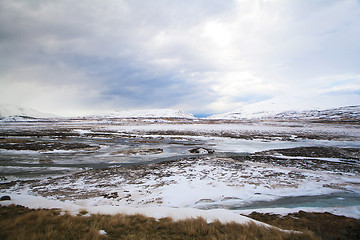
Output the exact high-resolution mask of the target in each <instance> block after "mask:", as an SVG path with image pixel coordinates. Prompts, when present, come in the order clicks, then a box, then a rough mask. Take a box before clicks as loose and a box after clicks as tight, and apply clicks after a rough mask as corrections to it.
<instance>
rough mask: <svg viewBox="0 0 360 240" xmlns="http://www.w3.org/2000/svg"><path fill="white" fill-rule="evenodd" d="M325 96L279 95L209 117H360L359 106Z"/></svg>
mask: <svg viewBox="0 0 360 240" xmlns="http://www.w3.org/2000/svg"><path fill="white" fill-rule="evenodd" d="M352 104H353V103H351V102H350V101H340V100H337V99H335V100H334V99H333V98H328V97H324V96H313V97H311V98H307V97H296V96H293V97H288V96H278V97H275V98H272V99H268V100H265V101H262V102H257V103H253V104H248V105H245V106H243V107H241V108H238V109H236V110H234V111H231V112H227V113H223V114H215V115H212V116H209V117H208V119H269V118H277V119H280V118H286V119H290V118H301V119H303V118H305V119H310V118H313V119H320V118H329V119H334V118H340V117H342V118H344V119H345V118H347V117H348V118H349V117H350V118H359V106H357V105H356V106H351V107H344V106H350V105H352Z"/></svg>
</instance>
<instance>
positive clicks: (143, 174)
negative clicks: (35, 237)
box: [0, 120, 360, 222]
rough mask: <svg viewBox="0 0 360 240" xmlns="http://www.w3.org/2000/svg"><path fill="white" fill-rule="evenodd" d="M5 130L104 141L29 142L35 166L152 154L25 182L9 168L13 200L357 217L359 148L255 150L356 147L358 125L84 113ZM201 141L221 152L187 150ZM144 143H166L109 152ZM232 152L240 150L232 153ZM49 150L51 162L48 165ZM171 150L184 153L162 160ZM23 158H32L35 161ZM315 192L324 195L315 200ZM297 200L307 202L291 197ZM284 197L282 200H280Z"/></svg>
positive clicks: (130, 209) (159, 211)
mask: <svg viewBox="0 0 360 240" xmlns="http://www.w3.org/2000/svg"><path fill="white" fill-rule="evenodd" d="M1 129H2V130H3V131H4V132H5V133H6V134H10V135H11V133H12V132H20V133H21V131H25V132H26V133H28V132H31V131H35V132H36V131H37V132H40V133H44V132H46V133H47V132H49V134H50V133H51V134H54V132H52V131H50V130H54V129H55V133H56V134H57V135H56V136H55V137H54V136H50V137H49V136H44V137H43V138H44V139H45V140H46V141H50V140H51V141H55V142H57V141H60V142H67V143H71V142H77V141H82V142H84V143H87V144H90V145H92V146H93V145H96V146H99V149H98V150H91V151H89V150H82V151H81V150H75V151H70V152H69V151H67V152H66V151H65V152H62V151H64V150H61V149H59V150H54V151H51V152H39V151H37V150H35V151H30V152H31V154H30V153H27V155H23V157H24V156H25V157H24V158H30V160H27V161H29V163H31V164H33V166H34V167H39V166H40V167H49V166H52V165H54V164H61V162H66V163H67V164H70V165H71V164H72V163H74V164H75V165H76V164H77V163H78V162H76V161H82V163H88V162H87V161H89V162H90V163H91V164H95V163H101V164H102V163H104V162H105V163H106V162H111V163H114V162H120V163H123V162H126V163H131V162H132V161H138V160H139V159H143V160H144V159H148V161H149V163H150V164H145V165H137V164H135V165H133V166H122V165H121V164H120V165H112V167H111V166H107V167H105V168H99V169H96V168H95V169H92V167H91V166H92V165H91V164H89V165H88V167H86V169H83V170H81V167H79V166H78V165H76V167H77V168H76V169H75V170H74V172H71V173H68V174H66V175H61V174H60V175H59V176H52V177H49V178H44V177H43V178H40V177H39V178H38V179H39V180H35V181H34V180H32V179H30V180H29V181H25V180H24V181H23V180H22V177H21V176H17V177H15V178H10V176H9V177H8V179H11V180H16V181H9V180H6V179H5V178H2V180H1V184H2V185H1V189H0V191H1V194H2V195H10V196H11V197H12V199H13V200H12V202H14V203H21V204H22V205H25V206H29V207H60V208H63V209H65V210H69V211H73V212H74V213H75V212H76V211H79V210H80V209H87V210H88V211H89V212H90V213H93V212H102V213H120V212H121V213H142V214H145V215H148V216H153V217H163V216H171V217H174V218H175V219H179V218H183V217H196V216H203V217H205V218H206V219H208V220H209V221H212V220H213V219H214V218H215V217H216V218H219V219H220V220H221V221H230V220H234V221H237V222H244V221H247V220H246V218H243V217H242V216H240V215H239V213H249V212H251V211H253V210H256V211H263V212H276V213H287V212H294V211H298V210H311V211H330V212H333V213H336V214H341V215H346V216H351V217H357V218H360V200H359V194H360V177H359V173H358V172H356V171H357V170H356V169H358V167H359V162H358V160H357V159H358V156H354V159H351V158H349V159H346V160H347V161H348V162H346V161H345V162H344V161H343V159H341V158H339V157H336V156H334V157H321V156H319V157H311V156H298V157H294V156H287V155H281V154H277V155H266V156H267V157H276V158H277V159H284V158H285V160H288V161H291V162H293V161H295V162H297V161H299V162H300V161H301V162H305V163H307V162H309V163H312V162H314V161H319V166H320V167H319V168H311V167H309V166H303V167H301V166H300V165H299V167H295V166H285V165H281V164H280V165H277V164H275V163H272V162H259V161H254V160H253V159H252V158H251V156H252V154H254V153H256V152H261V151H266V150H271V149H283V148H286V149H289V148H295V147H312V146H316V147H322V148H325V149H327V148H336V149H343V148H354V149H359V148H360V143H359V139H360V129H359V128H358V126H356V125H340V124H310V123H277V124H274V123H260V122H259V123H253V122H252V123H241V124H240V123H226V124H225V123H221V122H215V123H201V122H194V123H192V124H189V123H186V124H185V123H182V122H176V121H172V122H170V123H162V124H158V123H152V122H150V123H149V122H146V121H142V120H141V121H134V122H126V121H124V122H114V121H112V122H106V123H104V122H101V123H99V122H92V121H91V120H83V121H82V122H81V121H76V122H54V123H53V124H47V123H26V124H23V125H21V124H15V123H14V124H12V123H8V124H5V123H3V124H2V125H1ZM19 129H21V130H19ZM64 129H65V130H64ZM61 131H63V132H65V133H66V134H68V135H67V137H66V138H65V137H58V135H59V133H61ZM20 133H19V134H18V135H21V134H20ZM65 133H64V134H65ZM71 134H73V135H71ZM28 135H30V134H28ZM16 137H18V138H19V136H12V135H11V136H7V135H6V137H5V138H6V139H12V138H16ZM28 138H29V139H30V140H33V139H32V138H31V136H30V137H29V136H28V137H25V136H21V139H28ZM40 140H41V139H40ZM45 140H44V141H45ZM9 141H10V140H9ZM17 141H19V140H17ZM22 141H23V140H22ZM37 141H39V140H37ZM198 146H203V147H206V148H210V149H214V150H215V151H216V153H215V154H208V155H198V156H187V154H189V153H188V150H189V149H191V148H193V147H198ZM148 147H151V148H156V147H160V148H162V149H164V151H163V153H160V154H153V155H149V156H148V155H138V156H117V155H112V154H111V153H114V152H116V151H118V150H123V149H129V148H130V149H132V148H139V149H141V148H148ZM6 151H11V154H13V157H11V158H12V159H14V160H13V161H14V162H18V163H19V164H20V163H21V164H22V163H23V162H21V161H23V160H22V159H21V158H16V154H17V153H18V154H20V155H21V154H24V153H20V152H21V151H18V150H2V151H1V152H0V155H1V154H2V155H3V156H5V154H10V153H7V152H6ZM231 154H234V155H235V156H237V157H238V158H232V157H231ZM239 154H240V155H239ZM242 154H243V155H242ZM20 155H19V156H20ZM228 155H230V156H228ZM6 156H10V155H6ZM45 156H46V157H47V158H46V159H45V160H46V161H48V162H46V161H45V164H44V163H43V162H44V160H43V157H45ZM172 156H178V158H176V159H172V160H171V161H169V159H168V160H166V161H165V162H157V161H156V160H157V159H160V158H166V157H172ZM242 156H244V157H242ZM249 156H250V157H249ZM90 159H91V161H90ZM3 160H4V159H3ZM3 160H2V161H3ZM4 161H5V160H4ZM41 161H42V162H41ZM349 161H353V162H352V163H351V162H349ZM39 163H41V164H39ZM134 163H137V162H134ZM327 163H329V164H330V163H333V164H339V165H341V166H342V165H346V164H347V165H346V166H356V167H357V168H354V169H355V170H356V171H355V170H352V169H351V167H348V168H346V171H345V170H344V171H342V172H341V171H338V170H337V168H336V169H335V170H334V168H327ZM7 164H10V163H9V162H7ZM21 164H20V165H19V166H18V167H19V168H20V166H21ZM351 164H353V165H351ZM323 165H324V167H323ZM26 166H27V167H31V166H30V165H29V164H28V165H26ZM61 166H63V165H61ZM66 166H67V167H69V166H68V165H66ZM6 167H9V166H5V165H3V166H1V168H3V169H4V168H6ZM13 167H15V168H16V166H13ZM63 167H64V166H63ZM70 167H71V166H70ZM321 167H323V168H321ZM319 196H321V197H319ZM317 198H319V199H320V200H321V201H317V200H316V199H317ZM294 199H298V200H301V201H298V202H296V201H295V203H292V202H291V201H293V200H294ZM279 200H282V202H281V203H279V202H278V201H279ZM287 201H288V202H287ZM271 203H274V205H271ZM1 204H4V203H1Z"/></svg>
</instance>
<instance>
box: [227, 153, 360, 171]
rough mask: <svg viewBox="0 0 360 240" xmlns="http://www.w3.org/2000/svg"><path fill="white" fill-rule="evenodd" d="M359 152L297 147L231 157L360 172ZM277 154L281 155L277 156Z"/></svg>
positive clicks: (303, 167)
mask: <svg viewBox="0 0 360 240" xmlns="http://www.w3.org/2000/svg"><path fill="white" fill-rule="evenodd" d="M359 152H360V149H358V148H335V147H299V148H289V149H277V150H270V151H264V152H256V153H254V154H250V155H249V156H234V157H232V158H233V159H234V160H237V161H250V162H260V163H266V164H272V165H275V166H284V167H295V168H298V169H307V170H315V171H330V172H337V173H355V174H360V165H359V164H358V162H359V160H360V159H359V154H360V153H359ZM277 154H281V155H283V156H277ZM287 156H289V158H287ZM296 157H299V158H296ZM302 157H306V159H304V158H302ZM316 158H335V159H336V158H339V159H340V160H339V161H326V160H322V159H316Z"/></svg>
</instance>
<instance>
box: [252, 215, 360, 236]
mask: <svg viewBox="0 0 360 240" xmlns="http://www.w3.org/2000/svg"><path fill="white" fill-rule="evenodd" d="M248 217H250V218H253V219H255V220H258V221H261V222H265V223H268V224H270V225H273V226H277V227H280V228H283V229H291V230H296V231H304V230H309V231H312V232H314V233H315V234H316V235H317V236H319V237H320V238H321V239H329V240H336V239H344V240H345V239H346V240H358V239H360V219H355V218H349V217H344V216H337V215H333V214H331V213H308V212H303V211H300V212H298V213H291V214H288V215H286V216H281V215H277V214H269V213H265V214H263V213H258V212H252V213H251V214H250V215H248Z"/></svg>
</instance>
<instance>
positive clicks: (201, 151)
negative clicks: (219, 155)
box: [189, 147, 215, 154]
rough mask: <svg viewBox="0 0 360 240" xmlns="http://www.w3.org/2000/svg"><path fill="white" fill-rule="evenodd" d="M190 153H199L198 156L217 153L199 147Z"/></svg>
mask: <svg viewBox="0 0 360 240" xmlns="http://www.w3.org/2000/svg"><path fill="white" fill-rule="evenodd" d="M189 152H190V153H198V154H209V153H214V152H215V151H214V150H213V149H208V148H204V147H197V148H192V149H190V150H189Z"/></svg>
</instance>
